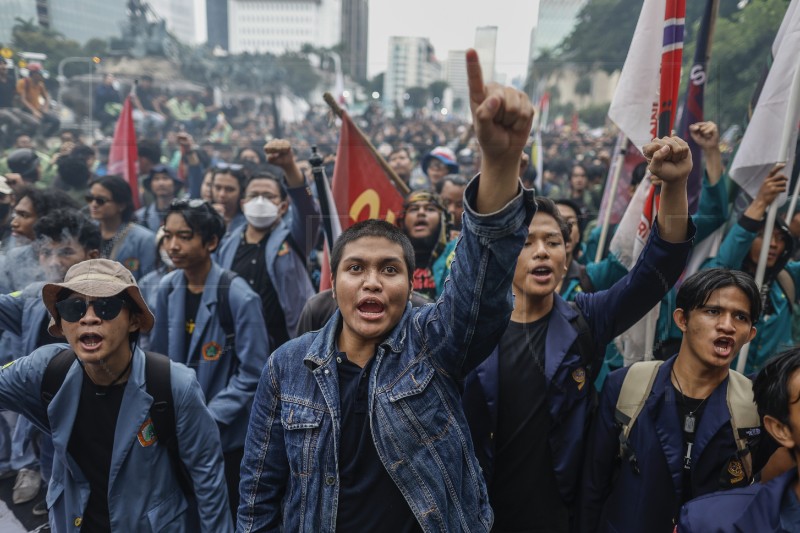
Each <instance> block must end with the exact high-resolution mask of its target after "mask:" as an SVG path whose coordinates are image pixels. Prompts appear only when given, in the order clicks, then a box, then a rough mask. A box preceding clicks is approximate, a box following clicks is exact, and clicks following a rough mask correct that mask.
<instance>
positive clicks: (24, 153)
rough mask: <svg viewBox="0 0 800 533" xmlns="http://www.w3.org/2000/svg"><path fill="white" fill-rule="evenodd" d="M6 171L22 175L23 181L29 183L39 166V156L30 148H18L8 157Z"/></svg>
mask: <svg viewBox="0 0 800 533" xmlns="http://www.w3.org/2000/svg"><path fill="white" fill-rule="evenodd" d="M7 163H8V169H9V170H10V171H11V172H16V173H17V174H20V175H22V177H23V179H26V180H27V181H31V180H30V178H31V177H33V174H35V172H36V168H37V165H38V164H39V156H38V155H36V152H34V151H33V150H31V149H30V148H19V149H17V150H14V151H13V152H11V153H10V154H9V156H8V160H7Z"/></svg>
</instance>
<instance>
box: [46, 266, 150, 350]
mask: <svg viewBox="0 0 800 533" xmlns="http://www.w3.org/2000/svg"><path fill="white" fill-rule="evenodd" d="M63 289H69V290H70V291H72V292H76V293H78V294H83V295H84V296H91V297H93V298H107V297H109V296H115V295H117V294H119V293H121V292H127V293H128V296H130V298H131V299H132V300H133V301H134V302H136V305H137V306H138V307H139V309H140V310H141V316H140V329H141V331H142V332H143V333H146V332H148V331H150V330H151V329H153V323H154V322H155V317H154V316H153V313H152V311H150V308H149V307H147V304H146V303H145V301H144V298H143V297H142V293H141V291H140V290H139V286H138V285H137V284H136V279H135V278H134V277H133V274H131V271H130V270H128V269H127V268H125V267H124V266H123V265H122V264H121V263H118V262H117V261H111V260H110V259H89V260H87V261H81V262H80V263H78V264H75V265H72V266H71V267H70V269H69V270H68V271H67V275H66V276H64V283H48V284H46V285H45V286H44V287H42V300H43V301H44V306H45V307H46V308H47V311H48V312H49V313H50V317H51V318H50V325H49V326H48V328H47V331H49V332H50V334H51V335H54V336H59V335H61V331H60V330H61V328H60V327H57V326H56V323H57V319H58V310H57V309H56V299H57V298H58V293H59V292H61V291H62V290H63Z"/></svg>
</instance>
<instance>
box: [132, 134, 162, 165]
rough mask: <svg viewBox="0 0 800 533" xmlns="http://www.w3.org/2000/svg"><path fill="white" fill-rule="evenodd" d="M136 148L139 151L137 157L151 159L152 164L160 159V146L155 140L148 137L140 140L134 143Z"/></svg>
mask: <svg viewBox="0 0 800 533" xmlns="http://www.w3.org/2000/svg"><path fill="white" fill-rule="evenodd" d="M136 149H137V150H138V151H139V157H144V158H145V159H147V160H149V161H152V162H153V164H156V163H159V162H160V161H161V147H160V146H159V145H158V143H157V142H155V141H151V140H149V139H144V140H141V141H139V143H138V144H137V145H136Z"/></svg>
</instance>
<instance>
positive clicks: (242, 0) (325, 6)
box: [209, 0, 342, 54]
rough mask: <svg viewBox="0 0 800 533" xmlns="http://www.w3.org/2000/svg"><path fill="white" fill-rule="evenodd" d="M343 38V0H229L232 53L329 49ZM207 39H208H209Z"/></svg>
mask: <svg viewBox="0 0 800 533" xmlns="http://www.w3.org/2000/svg"><path fill="white" fill-rule="evenodd" d="M341 37H342V0H278V1H274V0H229V2H228V44H229V50H230V52H231V53H241V52H270V53H273V54H283V53H284V52H287V51H296V50H300V48H301V47H302V46H303V45H304V44H311V45H313V46H316V47H324V48H329V47H333V46H336V45H337V44H339V41H340V39H341ZM209 38H210V36H209Z"/></svg>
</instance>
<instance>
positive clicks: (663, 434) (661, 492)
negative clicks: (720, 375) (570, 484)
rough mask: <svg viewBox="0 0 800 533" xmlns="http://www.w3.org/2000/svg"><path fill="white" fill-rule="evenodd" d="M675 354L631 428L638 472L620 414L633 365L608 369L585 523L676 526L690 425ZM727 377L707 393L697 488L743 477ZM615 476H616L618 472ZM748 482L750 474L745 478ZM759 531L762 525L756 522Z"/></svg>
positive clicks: (695, 457)
mask: <svg viewBox="0 0 800 533" xmlns="http://www.w3.org/2000/svg"><path fill="white" fill-rule="evenodd" d="M674 362H675V357H673V358H671V359H669V360H667V361H666V362H665V363H664V364H663V365H661V367H660V368H659V369H658V373H657V374H656V378H655V381H654V382H653V388H652V390H651V393H650V396H649V397H648V399H647V401H646V402H645V405H644V407H643V408H642V411H641V413H640V414H639V416H638V418H637V419H636V423H635V424H634V426H633V429H632V430H631V434H630V436H629V442H630V445H631V448H632V450H633V453H635V454H636V458H637V464H638V468H639V473H636V472H635V470H634V468H633V467H632V465H631V464H630V462H629V461H627V460H623V461H622V463H621V464H620V462H619V461H617V460H616V458H617V456H618V455H619V446H620V444H619V433H620V428H619V426H618V425H617V423H616V422H615V420H614V413H615V410H616V404H617V398H619V393H620V390H621V388H622V382H623V381H624V379H625V375H626V374H627V372H628V369H627V368H622V369H620V370H617V371H615V372H612V373H611V374H609V376H608V380H607V381H606V385H605V388H604V389H603V392H602V394H601V397H600V407H599V409H598V412H597V416H596V417H595V421H594V423H593V425H592V431H591V437H590V439H589V446H588V451H587V456H586V465H585V470H584V474H583V476H584V482H583V494H582V498H581V525H582V527H581V531H587V532H589V531H603V532H606V531H608V532H613V531H620V532H628V531H647V532H652V533H659V532H663V533H670V532H672V530H673V527H674V524H673V519H675V518H676V517H677V515H678V510H679V509H680V505H681V500H682V480H683V430H682V427H681V423H680V420H679V416H678V410H677V402H679V401H681V399H680V397H679V396H678V394H677V392H676V391H675V388H674V387H673V385H672V382H671V381H670V371H671V370H672V365H673V364H674ZM727 394H728V379H727V378H726V379H725V381H723V382H722V383H721V384H720V385H719V386H718V387H717V388H716V389H715V390H714V392H713V393H711V396H709V397H708V399H707V400H706V405H705V408H704V411H703V416H702V417H701V418H700V421H699V425H698V427H697V433H696V435H695V442H694V446H693V447H692V473H691V485H692V492H693V495H694V496H700V495H703V494H708V493H711V492H714V491H717V490H719V489H720V488H722V484H723V480H724V481H725V482H726V483H727V484H728V486H729V487H730V486H733V485H734V484H737V483H742V482H743V478H739V479H736V477H735V473H736V472H741V471H742V469H741V463H739V464H738V468H736V463H735V462H736V461H738V460H739V459H738V458H737V448H736V442H735V441H734V438H733V429H732V428H731V415H730V411H729V409H728V404H727ZM615 478H616V479H615ZM744 482H745V483H746V480H744ZM752 531H758V530H752Z"/></svg>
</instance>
